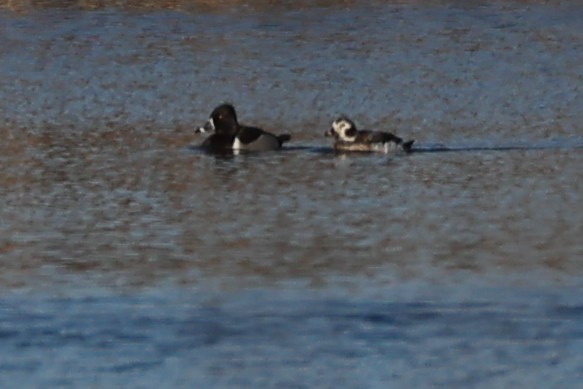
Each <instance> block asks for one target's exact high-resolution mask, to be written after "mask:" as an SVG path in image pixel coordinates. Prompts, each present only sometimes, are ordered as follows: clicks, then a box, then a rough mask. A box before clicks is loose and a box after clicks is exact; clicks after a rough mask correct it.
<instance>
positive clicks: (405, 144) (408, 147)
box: [401, 140, 415, 153]
mask: <svg viewBox="0 0 583 389" xmlns="http://www.w3.org/2000/svg"><path fill="white" fill-rule="evenodd" d="M413 143H415V141H414V140H408V141H407V142H403V143H401V147H402V148H403V150H405V151H406V152H408V153H410V152H411V151H413Z"/></svg>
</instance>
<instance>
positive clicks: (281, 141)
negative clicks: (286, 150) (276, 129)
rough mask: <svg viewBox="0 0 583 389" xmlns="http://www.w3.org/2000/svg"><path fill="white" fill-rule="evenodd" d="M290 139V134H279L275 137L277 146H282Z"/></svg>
mask: <svg viewBox="0 0 583 389" xmlns="http://www.w3.org/2000/svg"><path fill="white" fill-rule="evenodd" d="M290 139H291V135H290V134H281V135H277V141H278V142H279V145H280V146H281V145H283V144H284V143H285V142H289V141H290Z"/></svg>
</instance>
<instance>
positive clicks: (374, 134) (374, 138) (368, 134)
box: [325, 115, 415, 153]
mask: <svg viewBox="0 0 583 389" xmlns="http://www.w3.org/2000/svg"><path fill="white" fill-rule="evenodd" d="M325 135H326V136H332V137H334V138H335V140H336V141H335V142H334V150H335V151H340V152H343V151H375V152H383V153H388V152H391V151H399V150H402V151H405V152H407V153H410V152H411V151H412V146H413V143H414V142H415V141H414V140H408V141H404V140H403V139H402V138H400V137H398V136H396V135H394V134H392V133H390V132H382V131H371V130H359V129H357V128H356V124H354V122H353V121H352V120H351V119H350V118H348V117H347V116H345V115H342V116H340V117H338V118H337V119H336V120H334V121H333V122H332V126H331V127H330V129H329V130H328V131H326V132H325Z"/></svg>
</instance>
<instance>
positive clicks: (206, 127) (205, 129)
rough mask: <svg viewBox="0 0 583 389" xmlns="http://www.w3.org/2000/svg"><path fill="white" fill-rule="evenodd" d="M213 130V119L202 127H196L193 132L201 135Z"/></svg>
mask: <svg viewBox="0 0 583 389" xmlns="http://www.w3.org/2000/svg"><path fill="white" fill-rule="evenodd" d="M214 130H215V125H214V123H213V119H209V121H208V122H206V123H205V124H204V126H202V127H198V128H197V129H196V130H194V133H195V134H203V133H205V132H213V131H214Z"/></svg>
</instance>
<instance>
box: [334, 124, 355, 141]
mask: <svg viewBox="0 0 583 389" xmlns="http://www.w3.org/2000/svg"><path fill="white" fill-rule="evenodd" d="M353 127H354V125H353V124H352V123H350V122H349V121H348V120H345V119H338V120H335V121H334V122H333V123H332V128H333V129H334V132H336V133H337V134H338V136H339V137H340V139H341V140H342V141H345V142H352V141H354V139H355V138H356V135H354V136H347V135H346V132H347V131H348V130H350V129H351V128H353Z"/></svg>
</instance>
